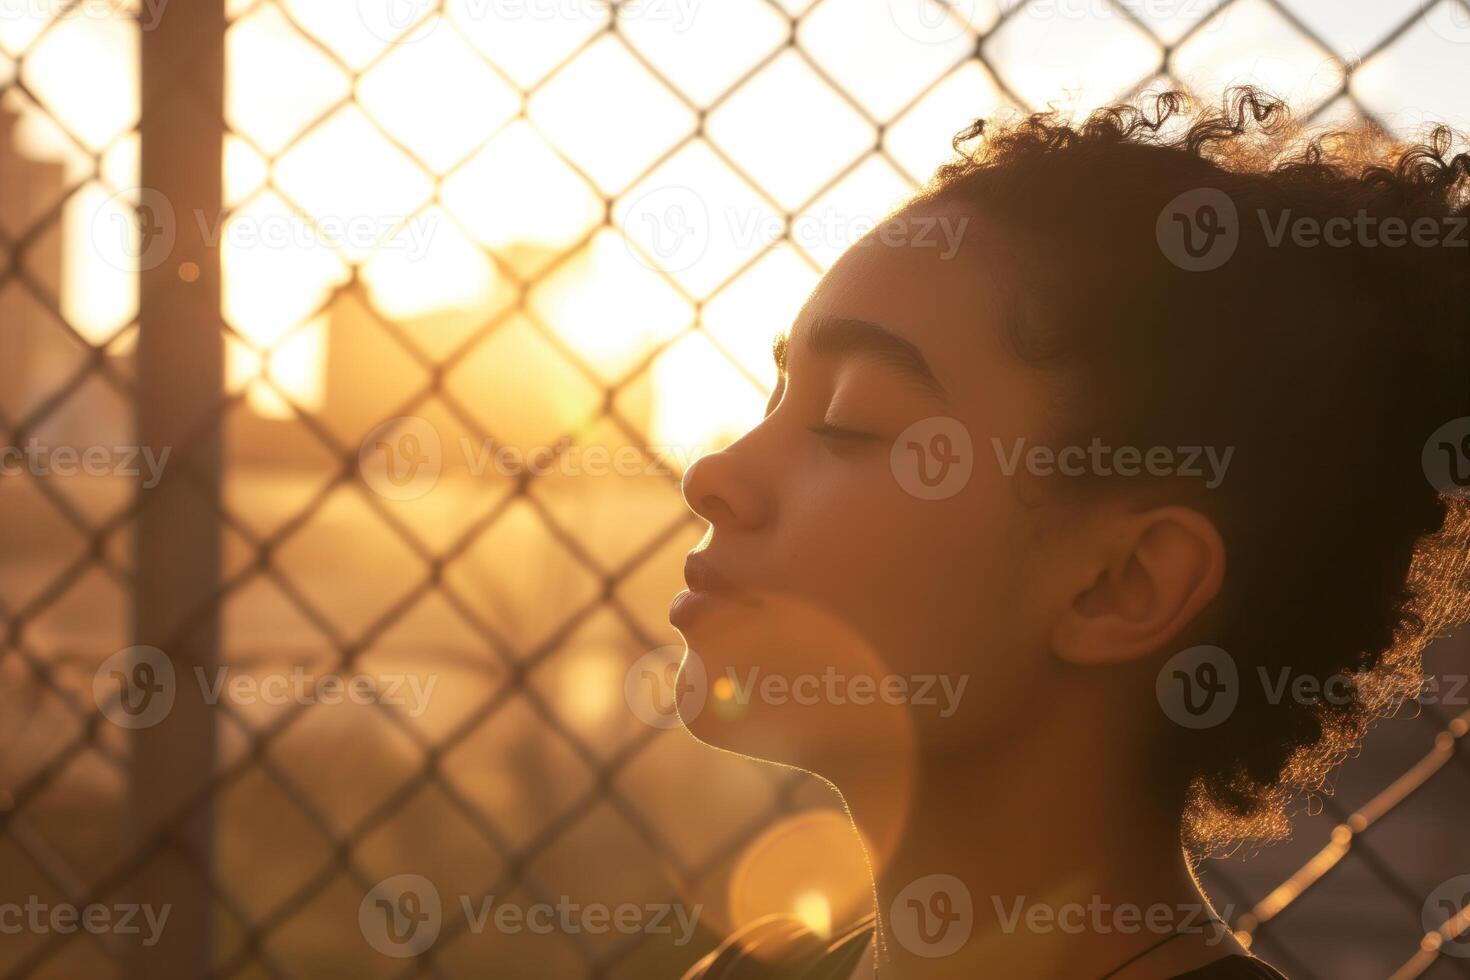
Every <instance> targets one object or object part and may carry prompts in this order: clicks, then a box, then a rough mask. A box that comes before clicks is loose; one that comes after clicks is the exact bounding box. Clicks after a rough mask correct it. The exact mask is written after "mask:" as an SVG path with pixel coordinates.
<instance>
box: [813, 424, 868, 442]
mask: <svg viewBox="0 0 1470 980" xmlns="http://www.w3.org/2000/svg"><path fill="white" fill-rule="evenodd" d="M808 429H809V431H811V432H813V433H815V434H816V435H819V436H821V437H822V438H824V439H832V440H835V441H837V442H866V441H868V440H872V439H876V438H878V437H877V436H876V435H874V434H873V433H871V432H861V431H859V430H857V429H846V428H843V427H842V426H840V425H832V424H831V423H830V422H820V423H818V424H816V425H813V426H808Z"/></svg>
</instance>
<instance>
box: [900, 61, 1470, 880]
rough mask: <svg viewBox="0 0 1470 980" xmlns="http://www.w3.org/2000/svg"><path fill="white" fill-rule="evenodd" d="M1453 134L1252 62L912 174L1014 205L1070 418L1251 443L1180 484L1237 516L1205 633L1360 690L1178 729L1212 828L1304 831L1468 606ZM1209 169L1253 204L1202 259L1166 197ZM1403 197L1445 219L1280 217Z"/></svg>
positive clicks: (1250, 657)
mask: <svg viewBox="0 0 1470 980" xmlns="http://www.w3.org/2000/svg"><path fill="white" fill-rule="evenodd" d="M1453 146H1454V134H1452V133H1451V132H1450V131H1449V130H1447V129H1445V128H1443V127H1440V128H1436V129H1434V130H1433V131H1432V132H1431V133H1430V134H1429V135H1428V136H1427V137H1426V138H1425V139H1424V141H1423V142H1422V143H1419V144H1418V145H1411V146H1404V145H1397V144H1394V143H1393V142H1392V141H1390V140H1389V139H1388V137H1386V136H1384V135H1383V134H1381V133H1378V132H1375V131H1372V130H1369V129H1366V128H1365V129H1364V130H1362V131H1358V132H1351V133H1349V132H1334V133H1328V134H1320V135H1317V136H1315V137H1313V136H1311V135H1310V134H1308V133H1306V132H1305V131H1304V130H1302V129H1300V128H1298V127H1296V126H1295V125H1294V124H1293V123H1292V122H1291V121H1290V120H1289V118H1288V112H1287V109H1286V107H1285V106H1284V105H1283V103H1282V102H1280V101H1279V100H1277V99H1275V98H1273V97H1270V96H1268V95H1266V94H1264V93H1262V92H1260V91H1259V90H1257V89H1253V88H1237V89H1232V90H1231V91H1230V92H1228V93H1227V94H1226V96H1225V98H1224V100H1223V102H1222V104H1221V105H1220V107H1218V108H1215V109H1213V110H1210V111H1202V110H1200V109H1199V108H1198V107H1196V106H1195V105H1194V104H1193V103H1192V102H1191V100H1190V99H1189V98H1188V97H1187V96H1185V95H1183V94H1181V93H1178V92H1166V93H1164V94H1161V95H1157V96H1153V97H1151V98H1149V99H1147V100H1145V101H1144V102H1142V103H1141V104H1140V105H1138V106H1132V105H1120V106H1114V107H1110V108H1105V109H1100V110H1098V111H1096V112H1095V113H1093V114H1092V115H1091V116H1090V117H1089V118H1087V120H1086V121H1085V122H1082V123H1081V124H1079V125H1072V124H1069V123H1068V122H1067V121H1065V120H1064V119H1061V118H1059V117H1058V116H1057V115H1056V114H1054V113H1043V114H1036V115H1032V116H1030V117H1029V118H1025V119H1024V120H1021V121H1018V122H1015V123H1013V124H1011V125H1008V126H1004V127H1000V128H998V129H994V130H992V129H991V128H989V127H987V124H986V123H985V121H983V120H981V121H977V122H975V123H974V124H973V125H971V126H970V127H968V128H967V129H965V130H964V131H963V132H961V133H960V134H959V135H958V136H956V137H955V149H956V150H957V151H958V152H959V153H960V158H959V159H957V160H956V161H955V162H953V163H950V164H947V165H945V166H943V167H941V168H940V169H939V171H938V172H937V173H936V174H935V176H934V178H933V179H932V180H931V182H930V183H929V185H928V186H927V187H926V188H925V189H924V190H923V191H922V192H921V194H920V195H919V196H918V198H916V200H915V202H914V203H919V202H929V203H935V204H957V205H959V206H961V207H963V208H965V209H967V210H972V211H974V212H975V213H976V214H979V215H982V216H983V217H984V218H985V220H986V221H987V223H988V224H990V225H992V226H993V227H995V228H996V229H999V234H1000V237H1001V238H1002V239H1003V242H1002V246H1001V247H1002V251H1003V252H1004V255H1003V257H1002V259H1001V261H1003V262H1004V263H1005V264H1006V266H1007V268H1006V272H1005V275H1003V276H999V277H996V278H999V279H1002V280H1003V281H1004V282H1005V283H1006V287H1005V288H1006V289H1007V290H1009V292H1010V295H1009V296H1008V297H1007V302H1005V303H1003V304H1001V305H1002V306H1003V307H1005V308H1006V309H1007V311H1008V312H1007V314H1006V315H1007V317H1008V318H1009V322H1007V323H1006V324H1005V331H1006V334H1007V336H1008V339H1009V341H1010V343H1011V345H1012V346H1013V347H1014V350H1015V351H1016V352H1017V353H1018V354H1019V355H1020V356H1022V357H1023V358H1025V359H1026V360H1028V361H1029V362H1031V363H1033V364H1038V365H1042V366H1044V367H1046V368H1048V369H1054V370H1057V371H1061V372H1066V374H1065V377H1066V381H1067V383H1066V385H1065V386H1063V391H1064V395H1063V397H1064V398H1065V401H1064V402H1062V403H1060V404H1059V406H1058V425H1059V427H1061V428H1063V429H1068V428H1070V429H1073V430H1075V431H1072V432H1063V433H1061V435H1062V437H1063V438H1066V437H1070V436H1075V435H1077V434H1078V433H1081V432H1085V433H1086V436H1085V437H1084V438H1086V437H1092V436H1101V437H1102V438H1103V439H1104V440H1105V441H1108V442H1110V443H1111V444H1113V445H1132V446H1180V445H1206V446H1218V447H1235V449H1236V452H1235V455H1234V458H1233V460H1232V463H1231V466H1230V469H1229V473H1228V477H1227V478H1226V479H1225V480H1224V481H1223V483H1221V485H1220V486H1219V487H1218V488H1216V489H1205V488H1204V487H1202V486H1194V485H1184V486H1182V485H1181V482H1180V481H1178V480H1175V481H1173V482H1172V483H1171V485H1170V489H1169V490H1168V491H1166V492H1169V493H1173V494H1176V495H1177V494H1180V493H1183V494H1186V495H1188V496H1189V497H1190V498H1191V503H1192V505H1194V506H1197V507H1198V508H1199V509H1200V510H1202V511H1203V512H1205V513H1207V514H1208V515H1209V516H1210V517H1211V518H1212V519H1213V520H1214V521H1215V523H1216V525H1217V527H1218V528H1219V530H1220V532H1221V534H1222V536H1223V538H1224V540H1225V544H1226V549H1227V555H1228V558H1227V571H1226V580H1225V584H1224V587H1223V589H1222V592H1221V594H1220V595H1219V596H1218V597H1217V599H1216V601H1215V603H1214V604H1213V606H1212V607H1211V609H1210V610H1208V611H1207V614H1206V616H1205V617H1204V620H1205V621H1204V622H1202V623H1200V624H1196V625H1197V627H1198V628H1199V631H1200V636H1201V639H1199V640H1198V642H1207V643H1211V644H1215V645H1218V646H1220V647H1223V648H1224V649H1225V650H1226V651H1228V652H1229V653H1230V655H1231V656H1232V657H1233V659H1234V660H1235V662H1236V664H1237V666H1238V668H1239V671H1240V675H1241V677H1242V679H1250V680H1252V681H1254V679H1255V678H1256V677H1257V676H1258V670H1259V669H1262V668H1264V669H1265V670H1266V671H1267V672H1268V673H1270V674H1271V675H1272V676H1274V675H1275V673H1276V672H1277V671H1280V670H1281V669H1282V668H1288V669H1289V670H1290V672H1291V674H1292V675H1294V676H1295V675H1308V676H1311V677H1314V678H1317V679H1318V680H1319V681H1321V680H1326V679H1328V678H1331V677H1339V678H1346V679H1347V680H1348V681H1349V682H1351V684H1352V687H1351V690H1353V691H1354V692H1355V693H1354V696H1353V697H1351V698H1349V699H1331V700H1328V699H1318V700H1316V701H1315V702H1311V703H1304V702H1302V701H1297V700H1293V699H1292V698H1291V697H1286V698H1282V699H1280V700H1279V703H1276V704H1272V703H1271V700H1270V698H1268V697H1267V696H1266V689H1265V686H1264V685H1260V684H1255V683H1242V684H1241V685H1240V687H1241V688H1242V691H1241V698H1240V701H1239V703H1238V705H1237V707H1236V708H1235V710H1234V712H1233V713H1232V714H1231V716H1230V717H1229V719H1228V721H1226V722H1225V723H1223V724H1221V725H1219V726H1217V727H1214V728H1211V729H1207V730H1203V731H1199V732H1194V731H1185V730H1183V729H1179V728H1174V729H1173V730H1172V731H1170V732H1169V733H1168V735H1167V737H1164V738H1161V739H1160V742H1161V743H1162V744H1161V746H1160V750H1159V760H1158V770H1159V772H1160V775H1161V777H1162V785H1164V786H1166V788H1167V789H1168V790H1169V792H1170V793H1171V794H1172V795H1171V796H1170V798H1171V799H1173V800H1176V801H1181V800H1182V801H1183V807H1184V821H1183V826H1182V828H1181V834H1182V837H1183V840H1184V841H1185V843H1186V844H1187V845H1189V846H1190V847H1191V848H1192V849H1193V850H1194V851H1195V852H1196V853H1211V852H1213V853H1220V852H1221V851H1222V850H1224V849H1226V848H1228V847H1230V846H1232V845H1236V844H1238V843H1240V842H1242V841H1246V840H1251V841H1262V840H1270V839H1277V838H1280V837H1283V836H1285V835H1286V832H1287V829H1288V820H1287V815H1288V811H1289V806H1290V805H1291V804H1292V803H1293V801H1295V800H1298V799H1300V798H1301V796H1302V795H1303V794H1310V793H1314V792H1319V791H1326V789H1327V785H1326V779H1327V776H1328V775H1329V773H1330V771H1331V769H1332V767H1333V766H1335V765H1336V764H1337V763H1338V762H1339V761H1341V760H1342V759H1343V758H1344V757H1345V756H1346V755H1347V754H1348V753H1349V752H1351V751H1353V750H1354V749H1355V747H1356V746H1357V744H1358V742H1359V741H1360V740H1361V738H1362V737H1363V735H1364V734H1365V732H1366V731H1367V729H1368V727H1369V725H1370V724H1371V723H1372V722H1373V720H1374V719H1375V718H1379V717H1383V716H1385V715H1387V714H1390V713H1393V712H1394V711H1396V710H1397V709H1398V707H1399V706H1400V705H1401V704H1402V702H1403V701H1404V699H1405V698H1408V697H1412V696H1414V695H1415V694H1416V693H1417V692H1418V691H1419V690H1420V684H1421V683H1422V680H1421V674H1420V672H1421V663H1420V653H1421V651H1422V650H1423V648H1424V647H1425V645H1426V644H1427V643H1428V642H1429V641H1430V640H1431V639H1433V638H1434V637H1435V636H1436V635H1437V634H1439V633H1441V632H1442V631H1444V630H1445V629H1446V628H1448V627H1450V626H1452V625H1457V624H1459V623H1460V622H1461V621H1463V620H1464V619H1466V618H1467V616H1470V560H1467V557H1470V549H1467V540H1470V508H1467V505H1466V504H1465V502H1464V501H1463V500H1462V499H1459V498H1457V497H1451V496H1446V495H1441V494H1440V493H1439V492H1438V491H1437V490H1436V489H1435V488H1434V486H1432V485H1431V484H1430V482H1429V481H1428V480H1427V479H1426V477H1425V475H1424V472H1423V469H1422V467H1421V463H1420V453H1421V448H1422V447H1423V446H1424V444H1425V440H1426V439H1427V438H1428V437H1429V435H1430V433H1432V432H1434V431H1435V430H1436V429H1437V428H1438V427H1439V426H1440V425H1441V424H1443V423H1445V422H1447V421H1449V420H1451V419H1455V418H1458V417H1462V416H1467V415H1470V248H1467V247H1465V243H1466V240H1467V239H1470V234H1466V233H1465V231H1464V219H1465V217H1466V216H1467V215H1470V204H1467V199H1470V154H1466V153H1463V152H1462V153H1459V154H1457V155H1453V156H1451V155H1450V153H1451V149H1452V147H1453ZM1198 192H1207V193H1210V194H1214V193H1216V192H1219V193H1223V195H1225V197H1226V198H1228V200H1229V202H1231V204H1233V206H1234V208H1235V210H1236V213H1237V215H1238V235H1239V237H1238V242H1237V243H1236V245H1235V250H1234V252H1233V253H1232V254H1231V255H1230V257H1229V259H1228V260H1227V261H1225V262H1224V263H1223V264H1221V265H1219V266H1218V267H1217V268H1213V269H1210V270H1204V271H1192V270H1191V269H1190V268H1186V267H1181V265H1180V264H1179V263H1178V262H1176V261H1174V260H1171V258H1170V256H1169V255H1168V254H1166V252H1167V249H1165V248H1164V247H1162V242H1163V239H1162V238H1161V227H1162V226H1161V224H1160V220H1161V219H1160V216H1161V215H1165V214H1167V209H1168V208H1169V207H1170V206H1171V204H1172V203H1173V202H1175V201H1177V200H1179V199H1180V195H1186V194H1190V193H1198ZM1186 200H1187V198H1186ZM1257 218H1259V219H1260V220H1257ZM1389 218H1392V219H1395V220H1396V221H1401V222H1404V223H1405V225H1404V227H1413V222H1415V221H1416V220H1419V219H1429V220H1430V221H1432V222H1433V226H1432V227H1433V228H1434V229H1436V230H1437V234H1438V238H1439V240H1438V241H1437V242H1436V244H1435V245H1434V246H1433V247H1425V246H1424V245H1423V244H1422V243H1420V244H1412V243H1408V242H1405V243H1404V244H1403V245H1402V246H1401V247H1392V246H1391V245H1387V244H1384V241H1387V237H1386V233H1387V228H1388V226H1382V225H1381V224H1379V225H1378V227H1382V228H1384V231H1385V239H1384V241H1380V242H1378V243H1377V244H1376V245H1374V244H1370V243H1369V242H1367V241H1365V240H1363V239H1362V238H1361V237H1360V238H1359V240H1356V241H1353V242H1351V243H1350V244H1348V245H1346V247H1338V246H1333V245H1328V244H1324V243H1322V242H1321V241H1319V242H1317V243H1315V244H1314V243H1313V242H1312V241H1310V240H1309V239H1308V240H1301V241H1299V240H1297V239H1296V238H1295V237H1294V236H1293V235H1292V234H1291V233H1290V232H1288V233H1287V234H1285V235H1284V236H1279V237H1278V231H1279V229H1280V228H1281V227H1282V225H1281V224H1280V222H1282V221H1283V220H1284V221H1287V222H1295V221H1297V220H1298V219H1309V220H1310V221H1312V222H1315V224H1316V226H1317V227H1319V228H1320V227H1323V226H1324V225H1325V224H1326V223H1327V222H1328V221H1329V219H1337V222H1336V227H1337V228H1338V229H1339V230H1341V229H1342V228H1344V227H1345V226H1343V225H1342V224H1341V222H1342V220H1343V219H1347V220H1349V221H1352V222H1359V223H1360V224H1359V225H1358V227H1362V225H1361V223H1363V222H1378V223H1381V222H1382V221H1383V220H1384V219H1389ZM1391 224H1392V223H1391ZM1421 226H1422V227H1424V228H1425V230H1426V231H1427V230H1428V228H1429V227H1430V226H1428V225H1423V222H1422V221H1421ZM1457 226H1458V227H1459V229H1460V234H1459V242H1460V244H1458V245H1456V244H1455V243H1454V238H1455V232H1454V229H1455V227H1457ZM1135 489H1136V487H1135Z"/></svg>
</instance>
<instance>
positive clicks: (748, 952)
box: [684, 915, 873, 980]
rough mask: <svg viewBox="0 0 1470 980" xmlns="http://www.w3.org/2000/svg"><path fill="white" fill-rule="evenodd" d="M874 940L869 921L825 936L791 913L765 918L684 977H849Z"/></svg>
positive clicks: (757, 979) (711, 979)
mask: <svg viewBox="0 0 1470 980" xmlns="http://www.w3.org/2000/svg"><path fill="white" fill-rule="evenodd" d="M872 939H873V923H872V920H871V919H869V920H865V921H864V922H860V923H858V924H857V925H856V926H854V927H853V928H852V929H850V930H848V931H847V932H845V933H843V934H841V935H838V936H834V937H832V938H831V939H823V938H822V937H820V936H818V935H817V934H816V933H814V932H812V931H811V930H809V929H807V928H806V927H805V926H803V925H802V924H801V923H800V922H798V921H797V920H795V919H793V918H791V917H789V916H779V915H772V916H766V917H765V918H762V919H757V920H756V921H755V922H752V923H751V924H750V925H748V926H746V927H744V928H743V929H740V930H739V931H737V932H736V933H734V934H733V935H731V936H730V937H729V938H728V939H726V940H725V941H724V942H723V943H721V944H720V947H719V948H718V949H716V950H715V951H714V952H713V953H711V954H709V955H708V956H706V957H705V958H704V959H702V960H700V961H699V962H698V963H696V964H695V965H694V966H693V967H692V968H691V969H690V970H689V972H688V973H686V974H684V980H850V978H851V977H852V976H853V974H854V973H855V972H856V971H857V969H858V966H859V965H860V964H861V963H862V962H863V959H864V957H865V956H866V955H867V953H868V948H869V946H870V945H871V943H872Z"/></svg>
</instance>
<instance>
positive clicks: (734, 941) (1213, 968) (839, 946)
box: [684, 916, 1286, 980]
mask: <svg viewBox="0 0 1470 980" xmlns="http://www.w3.org/2000/svg"><path fill="white" fill-rule="evenodd" d="M872 938H873V926H872V922H871V920H869V921H868V922H866V923H863V924H861V925H859V926H857V927H856V928H854V929H852V930H851V931H849V932H846V933H844V934H842V935H840V936H837V937H835V938H833V939H831V940H823V939H821V938H819V937H818V936H816V935H815V934H814V933H812V932H810V931H809V930H807V929H806V928H805V927H803V926H802V925H801V924H800V923H798V922H796V921H795V920H794V919H790V918H787V917H782V916H771V917H769V918H766V919H761V920H759V921H757V922H753V923H751V924H750V925H749V926H746V927H745V928H744V929H741V930H740V931H739V932H737V933H736V934H735V935H733V936H731V937H730V938H729V939H727V940H725V942H724V943H723V944H722V945H721V946H720V948H719V949H717V950H715V951H714V952H713V953H711V954H710V955H709V956H706V957H705V958H704V959H702V960H700V961H699V962H698V963H697V964H695V966H694V967H693V968H692V969H691V970H690V971H689V972H688V973H686V974H684V980H852V976H853V973H854V971H855V970H857V968H858V965H859V964H860V963H861V962H862V960H863V957H864V955H865V954H866V953H867V950H868V944H869V943H870V942H871V941H872ZM1171 980H1286V977H1284V976H1283V975H1282V974H1280V973H1279V972H1277V971H1276V970H1274V969H1273V968H1272V967H1271V966H1269V965H1268V964H1267V963H1265V962H1264V961H1263V960H1258V959H1256V958H1255V957H1253V956H1226V957H1224V958H1222V959H1218V960H1216V961H1215V962H1213V963H1210V964H1208V965H1207V966H1202V967H1200V968H1199V969H1198V970H1191V971H1189V972H1188V973H1181V974H1179V975H1178V976H1176V977H1173V978H1171Z"/></svg>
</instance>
